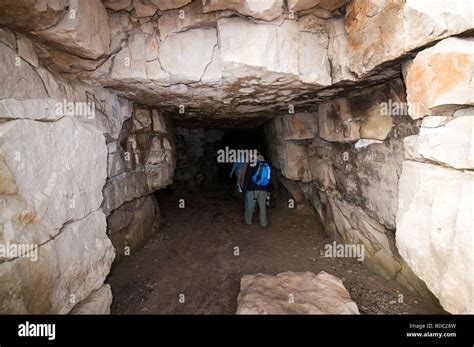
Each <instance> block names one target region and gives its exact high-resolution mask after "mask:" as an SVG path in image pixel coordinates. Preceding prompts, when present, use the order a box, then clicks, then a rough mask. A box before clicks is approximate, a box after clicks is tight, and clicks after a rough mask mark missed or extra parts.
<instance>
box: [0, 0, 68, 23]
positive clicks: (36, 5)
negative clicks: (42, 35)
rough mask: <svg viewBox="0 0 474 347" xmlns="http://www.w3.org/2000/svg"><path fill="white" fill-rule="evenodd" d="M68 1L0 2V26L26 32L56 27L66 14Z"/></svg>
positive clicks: (19, 0)
mask: <svg viewBox="0 0 474 347" xmlns="http://www.w3.org/2000/svg"><path fill="white" fill-rule="evenodd" d="M68 6H69V0H42V1H37V0H18V1H2V2H0V24H2V25H6V26H8V27H14V28H17V29H26V30H41V29H46V28H48V27H50V26H54V25H56V24H57V23H58V22H59V21H60V20H61V19H62V18H63V16H64V15H65V14H66V11H67V8H68Z"/></svg>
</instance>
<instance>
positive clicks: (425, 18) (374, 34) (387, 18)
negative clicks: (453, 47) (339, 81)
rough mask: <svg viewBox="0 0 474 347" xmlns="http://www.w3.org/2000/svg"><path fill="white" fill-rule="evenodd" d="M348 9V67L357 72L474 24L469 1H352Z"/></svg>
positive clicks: (364, 72) (346, 22) (466, 28)
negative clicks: (447, 2) (447, 3)
mask: <svg viewBox="0 0 474 347" xmlns="http://www.w3.org/2000/svg"><path fill="white" fill-rule="evenodd" d="M470 9H471V15H469V14H467V15H466V11H467V13H469V11H470ZM346 12H347V15H346V17H345V26H346V31H347V34H348V41H349V66H350V69H351V70H352V71H353V72H354V73H356V74H357V75H364V74H366V73H368V72H370V70H372V69H374V68H375V67H377V66H379V65H380V64H382V63H385V62H388V61H391V60H395V59H397V58H399V57H401V56H403V55H404V54H406V53H407V52H410V51H412V50H414V49H416V48H419V47H423V46H425V45H427V44H430V43H432V42H435V41H438V40H440V39H442V38H445V37H448V36H451V35H456V34H459V33H463V32H465V31H468V30H470V29H472V28H473V27H474V26H473V21H472V7H471V2H470V0H454V1H450V3H449V6H446V2H445V1H443V0H434V1H429V2H426V1H417V0H407V1H405V0H394V1H377V0H353V1H351V2H350V3H349V4H348V5H347V8H346Z"/></svg>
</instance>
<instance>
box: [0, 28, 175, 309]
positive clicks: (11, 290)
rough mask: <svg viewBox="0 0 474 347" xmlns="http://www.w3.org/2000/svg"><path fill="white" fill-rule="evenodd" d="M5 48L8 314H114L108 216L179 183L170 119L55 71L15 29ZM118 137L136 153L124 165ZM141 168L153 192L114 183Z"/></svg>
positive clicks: (4, 36) (2, 163) (2, 99)
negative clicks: (174, 176)
mask: <svg viewBox="0 0 474 347" xmlns="http://www.w3.org/2000/svg"><path fill="white" fill-rule="evenodd" d="M0 55H1V56H2V64H1V66H0V76H1V77H2V81H5V83H2V86H1V87H0V120H1V121H0V139H1V141H0V201H1V214H0V244H1V246H2V255H1V258H0V282H1V283H2V285H1V286H0V312H2V313H69V312H81V313H107V312H108V311H109V306H110V303H111V298H112V297H111V293H110V288H109V287H108V286H106V285H104V280H105V278H106V276H107V274H108V273H109V271H110V266H111V264H112V261H113V260H114V258H115V249H114V246H113V245H112V243H111V240H110V239H109V237H108V235H107V229H108V228H107V224H108V222H107V220H106V215H107V214H109V213H110V211H111V207H112V208H117V207H119V206H120V205H121V204H122V203H123V202H124V201H127V200H128V199H130V200H131V199H134V198H140V196H142V195H146V194H148V193H150V192H152V191H154V190H156V189H159V188H160V187H162V186H163V185H166V184H169V183H170V181H171V177H172V170H173V161H172V159H171V157H172V155H173V154H172V153H173V151H172V140H171V141H167V140H166V137H167V135H166V133H167V130H166V129H167V123H166V122H167V121H166V119H165V118H164V117H162V116H161V115H159V114H158V113H156V111H154V112H151V111H147V112H149V115H148V116H149V120H144V119H146V117H145V116H142V117H141V118H140V117H139V116H138V115H137V112H138V111H137V108H135V107H134V106H133V105H132V103H131V102H130V101H127V100H125V99H121V98H119V97H118V96H117V95H116V93H114V92H113V91H110V90H108V89H105V88H103V87H102V86H100V85H95V84H88V83H85V82H81V81H72V80H67V79H65V78H63V77H61V76H59V75H58V74H56V73H52V72H50V70H49V69H47V68H45V67H44V66H43V65H42V64H41V62H39V59H38V56H37V53H36V50H35V49H34V45H33V44H32V41H31V40H30V39H29V38H28V37H27V36H24V35H22V34H19V33H16V32H13V31H10V30H9V29H6V28H2V29H1V30H0ZM136 107H138V106H136ZM138 113H139V112H138ZM152 117H153V120H152ZM133 122H135V123H134V124H132V123H133ZM140 122H143V123H145V125H143V124H142V123H140ZM146 127H148V128H146ZM129 128H131V130H130V131H128V129H129ZM145 128H146V129H145ZM144 129H145V130H144ZM119 139H121V140H122V143H123V144H124V148H128V151H129V152H130V156H129V158H130V160H128V161H125V162H124V163H125V164H124V165H123V167H121V166H120V165H118V164H117V160H115V161H114V159H116V157H117V154H116V152H117V148H118V147H119V148H120V149H121V148H122V147H121V146H120V145H119V146H117V144H118V143H120V141H119ZM141 141H142V142H144V143H142V142H141ZM127 146H128V147H127ZM143 148H146V155H145V154H143V153H142V152H139V151H140V150H141V149H143ZM127 158H128V157H127ZM144 161H145V162H144ZM140 170H141V171H142V172H144V173H145V176H144V177H145V182H146V183H147V190H146V191H143V192H140V193H139V194H138V195H137V194H135V195H133V196H129V195H127V193H125V189H127V187H126V186H125V187H124V185H122V186H120V187H116V188H115V189H114V190H110V189H109V190H108V189H107V187H108V186H110V185H113V184H114V183H111V182H112V181H114V182H115V181H118V180H119V179H123V177H122V176H120V177H119V178H117V175H120V174H121V175H123V176H127V175H128V174H130V172H131V171H134V172H135V171H140ZM127 177H128V176H127ZM124 196H125V198H124ZM145 200H146V199H145ZM148 200H149V198H148ZM148 200H146V201H148ZM112 202H113V203H114V204H115V205H113V204H112ZM149 204H151V205H152V206H155V205H154V204H156V202H155V203H154V204H153V203H149ZM155 207H156V206H155ZM124 209H126V207H125V208H124ZM151 212H152V213H155V211H154V210H153V211H151ZM153 216H154V215H153ZM117 224H118V223H115V224H114V227H115V228H119V226H118V225H117ZM132 224H133V223H132ZM127 225H128V224H126V221H124V225H122V227H126V226H127ZM110 229H111V228H109V230H110ZM146 229H147V230H146V232H148V228H146ZM129 233H133V232H132V231H130V232H129ZM134 237H136V238H138V239H139V238H140V237H142V236H140V235H138V236H135V235H134ZM22 246H23V247H31V248H29V250H30V251H29V252H28V249H27V248H23V251H21V248H20V247H22ZM12 249H16V250H19V249H20V251H19V252H22V253H18V252H16V253H12ZM94 303H95V304H94Z"/></svg>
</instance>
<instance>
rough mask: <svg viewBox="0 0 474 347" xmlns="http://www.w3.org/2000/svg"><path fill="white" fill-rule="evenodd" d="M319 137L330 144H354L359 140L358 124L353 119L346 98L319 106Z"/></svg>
mask: <svg viewBox="0 0 474 347" xmlns="http://www.w3.org/2000/svg"><path fill="white" fill-rule="evenodd" d="M318 122H319V136H320V137H321V138H323V139H324V140H326V141H331V142H354V141H356V140H358V139H359V138H360V122H359V121H358V120H357V119H355V117H353V115H352V112H351V106H350V101H349V99H347V98H339V99H334V100H331V101H328V102H325V103H323V104H321V105H319V110H318Z"/></svg>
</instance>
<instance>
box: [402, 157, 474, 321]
mask: <svg viewBox="0 0 474 347" xmlns="http://www.w3.org/2000/svg"><path fill="white" fill-rule="evenodd" d="M473 191H474V176H473V175H472V173H471V172H461V171H458V170H453V169H449V168H443V167H439V166H436V165H432V164H428V163H419V162H413V161H405V162H404V163H403V171H402V175H401V177H400V185H399V198H398V214H397V233H396V240H397V247H398V250H399V252H400V254H401V255H402V257H403V258H404V259H405V260H406V261H407V263H408V264H409V265H410V267H411V268H412V269H413V271H414V272H415V273H416V274H417V275H418V276H419V277H420V278H421V279H422V280H423V281H424V282H425V283H426V285H427V286H428V288H429V289H430V290H431V291H432V292H433V294H434V295H436V297H437V298H438V299H439V301H440V303H441V305H442V306H443V308H444V309H445V310H447V311H449V312H451V313H457V314H461V313H474V252H473V250H474V227H473V223H472V206H474V201H473V194H472V192H473Z"/></svg>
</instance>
